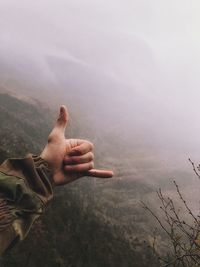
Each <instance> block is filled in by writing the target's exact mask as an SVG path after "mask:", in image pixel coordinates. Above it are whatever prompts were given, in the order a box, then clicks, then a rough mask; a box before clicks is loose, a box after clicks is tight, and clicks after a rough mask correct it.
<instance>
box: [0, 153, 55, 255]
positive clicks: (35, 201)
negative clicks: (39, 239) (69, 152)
mask: <svg viewBox="0 0 200 267" xmlns="http://www.w3.org/2000/svg"><path fill="white" fill-rule="evenodd" d="M52 197H53V190H52V170H51V169H50V168H49V166H48V163H47V162H45V161H44V160H43V159H42V158H41V157H37V156H32V155H28V156H27V157H25V158H21V159H8V160H6V161H5V162H4V163H3V164H2V165H1V166H0V255H2V254H3V253H4V252H5V251H6V250H7V249H8V248H10V247H12V246H13V245H14V244H15V243H17V242H18V241H20V240H23V239H24V238H25V237H26V235H27V234H28V232H29V230H30V228H31V226H32V224H33V223H34V221H35V220H36V219H37V218H38V217H39V216H40V215H41V214H42V213H44V210H45V207H46V205H47V204H48V202H49V201H50V200H51V199H52Z"/></svg>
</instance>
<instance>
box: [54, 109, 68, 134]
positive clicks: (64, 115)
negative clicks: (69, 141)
mask: <svg viewBox="0 0 200 267" xmlns="http://www.w3.org/2000/svg"><path fill="white" fill-rule="evenodd" d="M68 118H69V114H68V111H67V108H66V106H64V105H62V106H61V107H60V113H59V116H58V119H57V122H56V126H57V127H59V128H62V129H63V130H65V128H66V126H67V122H68Z"/></svg>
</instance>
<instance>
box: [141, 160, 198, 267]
mask: <svg viewBox="0 0 200 267" xmlns="http://www.w3.org/2000/svg"><path fill="white" fill-rule="evenodd" d="M189 161H190V163H191V164H192V168H193V171H194V173H195V174H196V176H197V177H198V178H199V179H200V165H198V166H197V167H196V166H195V164H194V163H193V162H192V161H191V160H190V159H189ZM173 183H174V186H175V189H176V193H177V195H178V197H179V199H180V203H179V206H178V207H177V205H176V204H175V202H174V200H173V199H172V198H170V197H168V196H165V195H163V193H162V190H161V189H159V190H158V191H157V195H158V198H159V201H160V210H161V215H163V216H161V215H160V216H158V215H157V214H156V213H155V212H154V211H153V210H152V209H151V208H150V207H148V206H147V205H146V204H145V203H142V204H143V207H144V208H145V209H146V210H147V211H148V212H150V213H151V215H152V216H153V217H154V218H155V219H156V220H157V222H158V224H159V225H160V227H161V228H162V230H163V231H164V232H165V234H166V235H167V236H168V239H169V242H170V244H171V246H169V248H170V249H169V252H168V254H167V255H166V256H165V257H163V256H161V257H159V260H160V264H161V266H162V267H167V266H174V267H179V266H180V267H194V266H200V216H199V215H195V214H194V212H193V211H192V209H191V208H190V207H189V205H188V203H187V201H186V200H185V198H184V197H183V194H182V192H181V191H180V189H179V186H178V184H177V183H176V181H173ZM180 205H181V206H182V209H181V208H180ZM184 214H186V215H187V216H184ZM185 217H186V218H185ZM163 218H164V219H163ZM153 249H154V250H155V251H156V235H155V238H154V244H153Z"/></svg>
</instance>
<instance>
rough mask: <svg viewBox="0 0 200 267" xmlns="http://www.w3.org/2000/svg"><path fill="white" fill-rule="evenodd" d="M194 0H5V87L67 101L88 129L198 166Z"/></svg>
mask: <svg viewBox="0 0 200 267" xmlns="http://www.w3.org/2000/svg"><path fill="white" fill-rule="evenodd" d="M199 9H200V3H199V1H197V0H196V1H181V0H176V1H165V2H163V1H162V2H161V1H155V0H154V1H144V0H142V1H141V0H137V1H136V0H135V1H129V0H126V1H122V0H117V1H102V0H101V1H99V0H97V1H91V0H90V1H88V0H87V1H84V2H82V1H80V0H77V1H64V0H58V1H52V0H51V1H49V0H48V1H39V2H37V1H35V2H34V1H22V0H20V1H17V3H16V1H14V0H12V1H9V0H6V1H1V2H0V30H1V35H0V59H1V61H0V78H1V87H2V88H7V89H9V90H10V91H15V92H16V93H17V92H18V91H19V92H22V93H23V94H27V95H28V96H31V97H35V98H39V99H43V100H46V101H47V102H48V101H49V99H51V101H50V103H52V102H55V103H56V105H58V103H61V101H62V102H64V104H66V105H67V106H68V107H69V110H70V111H72V112H73V111H77V110H78V111H80V112H82V113H83V114H84V115H85V117H87V120H89V121H90V125H91V131H96V132H101V133H102V136H104V134H109V135H112V134H113V135H115V136H117V138H119V139H120V140H122V141H121V143H122V144H124V146H125V147H126V149H128V150H130V151H131V152H132V155H133V157H134V155H135V156H137V155H136V154H137V150H135V147H138V146H140V145H141V146H142V147H145V148H147V151H146V153H149V154H150V155H152V156H153V154H156V155H158V157H159V159H160V160H161V161H173V162H174V161H175V164H176V163H177V162H179V164H180V162H183V163H182V164H183V165H184V163H185V162H186V161H187V158H188V157H189V156H191V157H193V158H194V159H196V160H198V153H199V146H200V139H199V134H200V124H199V114H200V107H199V96H200V93H199V92H200V90H199V87H200V76H199V73H198V71H199V69H200V68H199V60H200V34H199V23H200V18H199Z"/></svg>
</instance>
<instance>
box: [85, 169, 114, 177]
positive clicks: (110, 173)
mask: <svg viewBox="0 0 200 267" xmlns="http://www.w3.org/2000/svg"><path fill="white" fill-rule="evenodd" d="M85 175H87V176H92V177H98V178H112V177H113V175H114V173H113V171H107V170H97V169H92V170H89V171H87V173H86V174H85Z"/></svg>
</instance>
